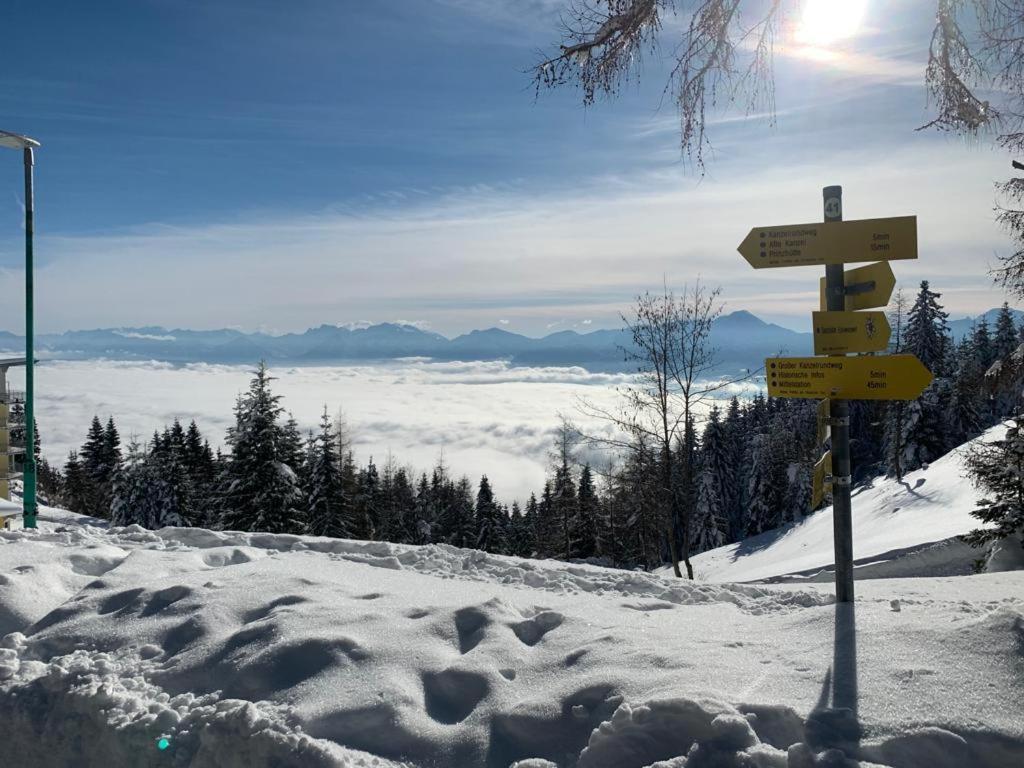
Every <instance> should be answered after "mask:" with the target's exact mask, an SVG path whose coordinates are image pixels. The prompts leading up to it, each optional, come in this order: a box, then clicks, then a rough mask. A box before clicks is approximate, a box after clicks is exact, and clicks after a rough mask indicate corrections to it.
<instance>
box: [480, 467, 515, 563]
mask: <svg viewBox="0 0 1024 768" xmlns="http://www.w3.org/2000/svg"><path fill="white" fill-rule="evenodd" d="M503 515H504V513H503V512H502V510H501V507H499V506H498V504H496V503H495V501H494V491H492V490H491V483H490V481H489V480H488V479H487V475H484V476H483V477H481V478H480V486H479V489H478V490H477V493H476V545H475V546H476V548H477V549H482V550H484V551H485V552H494V553H496V554H503V553H504V552H505V551H506V550H507V548H508V541H506V539H505V534H506V531H505V526H504V524H503V521H502V517H503Z"/></svg>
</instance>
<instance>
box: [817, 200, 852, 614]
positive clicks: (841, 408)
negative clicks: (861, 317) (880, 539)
mask: <svg viewBox="0 0 1024 768" xmlns="http://www.w3.org/2000/svg"><path fill="white" fill-rule="evenodd" d="M822 194H823V196H824V200H825V221H826V223H827V222H832V221H842V220H843V188H842V187H838V186H836V187H825V188H824V189H823V190H822ZM825 302H826V309H827V310H828V311H829V312H842V311H843V310H844V309H846V284H845V276H844V268H843V265H842V264H828V265H826V267H825ZM830 410H831V414H830V415H831V419H832V421H831V424H832V478H833V479H832V521H833V535H834V539H835V553H836V601H837V602H840V603H852V602H853V521H852V517H851V501H850V474H851V473H850V403H849V402H848V401H846V400H832V402H831V406H830Z"/></svg>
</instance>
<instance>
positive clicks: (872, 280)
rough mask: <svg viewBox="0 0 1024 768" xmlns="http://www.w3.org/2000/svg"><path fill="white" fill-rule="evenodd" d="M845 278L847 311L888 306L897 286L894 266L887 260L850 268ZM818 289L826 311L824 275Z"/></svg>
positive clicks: (822, 306) (822, 309)
mask: <svg viewBox="0 0 1024 768" xmlns="http://www.w3.org/2000/svg"><path fill="white" fill-rule="evenodd" d="M844 278H845V282H846V306H845V307H844V309H846V311H847V312H852V311H854V310H856V309H874V308H875V307H885V306H888V304H889V299H890V298H892V291H893V289H894V288H895V287H896V275H894V274H893V273H892V267H890V266H889V262H887V261H879V262H877V263H876V264H868V265H867V266H866V267H857V268H856V269H848V270H846V274H845V275H844ZM818 291H819V296H820V298H821V311H822V312H824V311H825V310H826V309H828V304H827V303H826V302H825V278H824V277H822V278H820V280H819V281H818Z"/></svg>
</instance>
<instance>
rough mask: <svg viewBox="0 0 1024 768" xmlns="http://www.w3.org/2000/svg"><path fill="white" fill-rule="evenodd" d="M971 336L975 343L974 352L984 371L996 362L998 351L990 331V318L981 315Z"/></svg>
mask: <svg viewBox="0 0 1024 768" xmlns="http://www.w3.org/2000/svg"><path fill="white" fill-rule="evenodd" d="M971 338H972V341H973V343H974V353H975V355H977V358H978V364H979V366H980V367H981V370H982V371H987V370H988V367H989V366H990V365H992V363H993V362H995V359H996V353H995V347H994V346H993V344H992V337H991V335H990V334H989V332H988V320H987V319H986V318H985V316H984V315H982V316H981V317H979V318H978V320H977V322H976V323H975V324H974V331H973V332H972V334H971Z"/></svg>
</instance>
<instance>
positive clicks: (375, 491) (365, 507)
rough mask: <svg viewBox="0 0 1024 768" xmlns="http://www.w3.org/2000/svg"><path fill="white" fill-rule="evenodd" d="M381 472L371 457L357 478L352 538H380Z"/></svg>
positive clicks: (369, 539) (365, 539)
mask: <svg viewBox="0 0 1024 768" xmlns="http://www.w3.org/2000/svg"><path fill="white" fill-rule="evenodd" d="M380 506H381V492H380V473H379V472H378V471H377V465H376V464H374V463H373V457H372V456H371V457H370V461H369V463H368V464H367V465H366V468H365V469H362V470H360V471H359V474H358V476H357V478H356V496H355V505H354V507H355V509H354V514H353V521H352V526H351V528H352V538H355V539H363V540H364V541H372V540H377V539H380V538H381V537H380V529H379V524H380Z"/></svg>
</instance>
